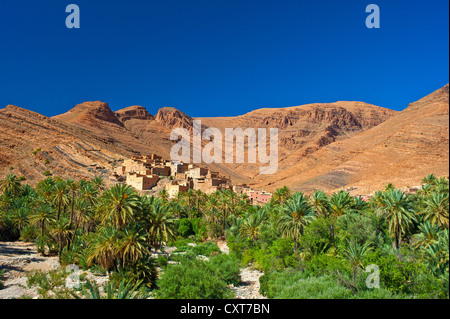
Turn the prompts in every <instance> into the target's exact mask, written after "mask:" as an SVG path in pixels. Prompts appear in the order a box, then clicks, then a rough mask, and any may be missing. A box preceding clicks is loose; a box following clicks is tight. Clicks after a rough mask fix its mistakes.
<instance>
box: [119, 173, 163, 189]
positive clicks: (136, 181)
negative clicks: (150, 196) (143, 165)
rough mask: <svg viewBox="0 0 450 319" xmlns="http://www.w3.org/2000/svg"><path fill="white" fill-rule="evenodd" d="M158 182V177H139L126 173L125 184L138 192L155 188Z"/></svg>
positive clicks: (138, 175)
mask: <svg viewBox="0 0 450 319" xmlns="http://www.w3.org/2000/svg"><path fill="white" fill-rule="evenodd" d="M158 181H159V176H158V175H140V174H136V173H128V174H127V179H126V183H127V185H130V186H133V187H134V188H136V189H137V190H139V191H144V190H150V189H152V188H153V187H155V186H156V184H157V183H158Z"/></svg>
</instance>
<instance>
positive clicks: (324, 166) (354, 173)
mask: <svg viewBox="0 0 450 319" xmlns="http://www.w3.org/2000/svg"><path fill="white" fill-rule="evenodd" d="M430 173H434V174H435V175H437V176H448V175H449V86H448V84H447V85H446V86H444V87H443V88H441V89H439V90H437V91H435V92H433V93H431V94H429V95H428V96H426V97H424V98H422V99H420V100H419V101H417V102H414V103H411V104H410V105H409V106H408V107H407V108H406V109H405V110H403V111H401V112H399V113H397V114H396V115H395V116H392V117H391V118H389V119H387V120H386V121H384V122H382V123H380V124H379V125H377V126H374V127H372V128H370V129H368V130H365V131H363V132H361V133H359V134H357V135H354V136H352V137H350V138H348V139H344V140H340V141H336V142H334V143H331V144H329V145H327V146H326V147H323V148H321V149H319V150H317V152H314V153H313V154H310V155H309V156H306V157H303V158H299V159H298V162H297V163H295V164H294V163H293V165H292V166H291V167H288V168H286V169H285V170H283V171H280V172H279V174H277V177H274V178H270V177H266V178H265V179H260V182H259V186H260V187H267V188H269V189H274V188H277V187H279V186H281V185H290V186H291V187H292V188H293V189H296V190H303V191H313V190H314V189H319V188H320V189H326V190H329V191H333V190H337V189H339V188H344V187H349V186H351V187H355V192H356V193H358V194H368V193H371V192H372V191H374V190H376V189H380V188H382V187H383V186H384V185H386V184H387V183H388V182H392V183H393V184H394V185H396V186H397V187H411V186H415V185H420V181H421V179H422V178H423V177H424V176H426V175H428V174H430Z"/></svg>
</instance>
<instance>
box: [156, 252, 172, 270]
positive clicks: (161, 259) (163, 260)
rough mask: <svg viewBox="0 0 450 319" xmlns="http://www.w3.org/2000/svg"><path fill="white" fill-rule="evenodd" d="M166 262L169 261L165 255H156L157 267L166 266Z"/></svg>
mask: <svg viewBox="0 0 450 319" xmlns="http://www.w3.org/2000/svg"><path fill="white" fill-rule="evenodd" d="M168 262H169V259H167V257H166V256H163V255H159V256H158V259H157V263H158V266H159V267H162V268H164V267H166V266H167V263H168Z"/></svg>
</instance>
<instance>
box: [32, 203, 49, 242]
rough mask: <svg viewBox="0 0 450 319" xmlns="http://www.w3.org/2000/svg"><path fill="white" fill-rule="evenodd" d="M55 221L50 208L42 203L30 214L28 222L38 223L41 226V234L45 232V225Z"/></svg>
mask: <svg viewBox="0 0 450 319" xmlns="http://www.w3.org/2000/svg"><path fill="white" fill-rule="evenodd" d="M54 221H55V217H54V213H53V211H52V209H51V208H50V207H49V206H47V205H44V204H41V205H38V206H37V207H36V208H35V209H34V212H33V213H32V214H31V216H30V222H31V223H32V224H34V225H39V227H40V228H41V236H44V234H45V227H46V225H49V224H51V223H53V222H54Z"/></svg>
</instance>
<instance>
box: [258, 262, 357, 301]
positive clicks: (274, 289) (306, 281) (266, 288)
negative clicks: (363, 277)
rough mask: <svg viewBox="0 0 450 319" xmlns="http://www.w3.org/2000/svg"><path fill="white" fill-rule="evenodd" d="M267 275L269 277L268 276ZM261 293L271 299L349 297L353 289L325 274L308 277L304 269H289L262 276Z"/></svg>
mask: <svg viewBox="0 0 450 319" xmlns="http://www.w3.org/2000/svg"><path fill="white" fill-rule="evenodd" d="M266 276H267V277H266ZM260 283H261V286H260V287H261V288H260V292H261V294H263V295H265V296H267V297H268V298H271V299H347V298H351V297H352V291H351V290H350V289H347V288H345V287H343V286H341V285H339V284H338V283H337V281H336V279H334V278H332V277H331V276H328V275H325V276H320V277H306V274H305V273H303V272H302V271H295V270H292V269H288V270H285V271H281V272H279V271H276V272H272V273H271V274H267V275H264V276H262V277H260Z"/></svg>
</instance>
